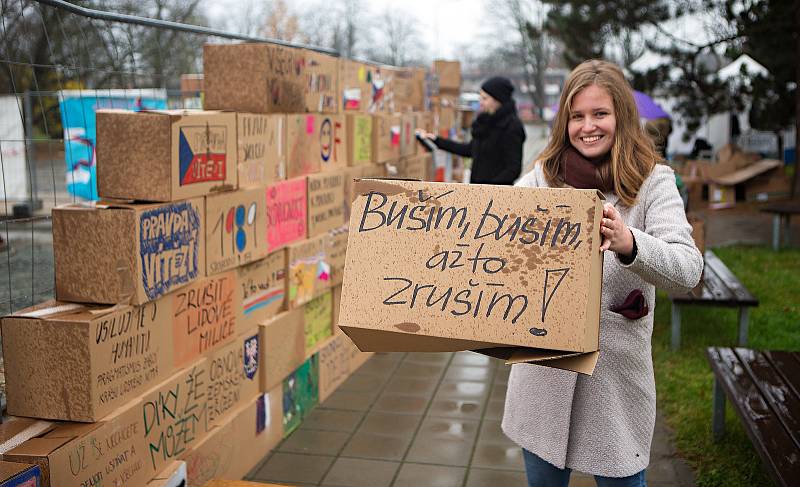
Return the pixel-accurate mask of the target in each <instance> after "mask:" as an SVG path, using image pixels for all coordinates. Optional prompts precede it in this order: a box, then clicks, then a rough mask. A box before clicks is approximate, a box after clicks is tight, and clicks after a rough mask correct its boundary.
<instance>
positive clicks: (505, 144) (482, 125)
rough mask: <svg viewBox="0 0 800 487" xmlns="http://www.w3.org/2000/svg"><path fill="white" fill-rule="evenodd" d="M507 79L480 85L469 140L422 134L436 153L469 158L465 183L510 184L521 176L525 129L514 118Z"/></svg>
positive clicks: (489, 80) (515, 113)
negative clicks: (463, 140) (476, 113)
mask: <svg viewBox="0 0 800 487" xmlns="http://www.w3.org/2000/svg"><path fill="white" fill-rule="evenodd" d="M513 92H514V85H512V84H511V81H509V80H508V78H503V77H501V76H495V77H493V78H489V79H488V80H486V81H485V82H484V83H483V84H482V85H481V92H480V97H481V98H480V113H479V114H478V116H477V117H476V118H475V121H474V122H472V140H471V141H470V142H467V143H464V142H457V141H454V140H450V139H446V138H443V137H437V136H436V134H432V133H423V132H421V134H422V135H424V136H425V137H428V138H429V139H431V140H432V141H433V143H434V144H436V147H438V148H439V149H442V150H445V151H447V152H451V153H453V154H456V155H459V156H462V157H470V158H472V169H471V173H470V178H469V182H470V183H474V184H514V181H515V180H516V179H517V178H518V177H519V175H520V173H521V172H522V144H523V143H524V142H525V129H524V128H523V127H522V122H521V121H520V119H519V116H518V115H517V105H516V103H515V102H514V98H513V97H512V96H511V94H512V93H513Z"/></svg>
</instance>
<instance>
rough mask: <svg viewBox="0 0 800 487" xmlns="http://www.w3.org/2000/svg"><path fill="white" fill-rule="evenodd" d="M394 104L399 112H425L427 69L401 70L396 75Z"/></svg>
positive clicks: (396, 71)
mask: <svg viewBox="0 0 800 487" xmlns="http://www.w3.org/2000/svg"><path fill="white" fill-rule="evenodd" d="M394 103H395V110H397V111H399V112H413V111H420V112H421V111H423V110H425V69H424V68H400V69H397V70H395V74H394Z"/></svg>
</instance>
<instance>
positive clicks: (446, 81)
mask: <svg viewBox="0 0 800 487" xmlns="http://www.w3.org/2000/svg"><path fill="white" fill-rule="evenodd" d="M433 71H434V72H435V73H436V74H437V75H438V77H439V91H440V92H454V91H455V92H458V91H459V90H460V89H461V63H459V62H458V61H446V60H444V59H437V60H435V61H434V62H433Z"/></svg>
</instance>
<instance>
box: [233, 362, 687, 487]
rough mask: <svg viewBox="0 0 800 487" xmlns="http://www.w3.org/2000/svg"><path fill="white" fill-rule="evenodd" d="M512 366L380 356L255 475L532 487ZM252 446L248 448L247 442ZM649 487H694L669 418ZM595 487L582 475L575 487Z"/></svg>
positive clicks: (418, 485) (402, 485) (385, 484)
mask: <svg viewBox="0 0 800 487" xmlns="http://www.w3.org/2000/svg"><path fill="white" fill-rule="evenodd" d="M509 370H510V368H509V367H506V366H505V365H503V364H502V363H501V362H500V361H498V360H494V359H489V358H488V357H484V356H482V355H479V354H475V353H470V352H459V353H436V354H433V353H408V354H404V353H398V354H379V355H376V356H374V357H373V358H371V359H370V360H369V361H367V363H366V364H364V365H363V366H362V367H361V368H360V369H359V370H358V371H356V373H354V374H353V375H352V376H351V377H350V378H349V379H348V380H347V382H345V383H344V384H343V385H342V386H341V387H340V388H339V389H338V390H337V391H336V392H335V393H334V394H333V395H331V397H329V398H328V400H327V401H325V402H324V403H322V404H321V405H320V406H318V407H317V408H316V409H315V410H314V411H313V412H312V413H311V415H310V416H309V417H308V418H307V419H306V420H305V421H304V422H303V424H302V425H301V427H300V428H299V429H298V430H297V431H295V432H294V433H293V434H292V435H291V436H289V437H288V438H287V439H286V440H284V441H283V442H282V443H281V444H280V445H279V446H278V447H277V448H276V449H275V450H274V451H273V452H272V453H270V455H269V456H267V457H266V458H265V459H264V461H263V462H262V463H261V465H259V466H258V467H256V468H255V469H254V470H253V471H252V472H251V476H250V480H254V481H265V482H266V481H271V482H276V483H284V484H290V485H296V486H325V487H328V486H330V487H333V486H339V487H389V486H393V487H462V486H463V487H482V486H486V487H506V486H524V485H526V482H525V473H524V471H523V464H522V454H521V451H520V449H519V448H518V447H517V446H516V445H515V444H513V443H511V441H509V440H508V439H507V438H506V437H505V436H504V435H503V433H502V431H501V430H500V419H501V417H502V414H503V401H504V397H505V392H506V384H507V383H508V373H509ZM245 447H246V445H245ZM647 478H648V485H649V486H650V487H667V486H670V487H672V486H676V487H688V486H692V485H694V482H693V477H692V474H691V471H690V470H689V468H688V467H687V466H686V464H685V463H683V462H682V461H681V460H680V459H678V458H677V457H676V456H675V454H674V450H673V448H672V447H671V445H670V433H669V431H668V430H667V428H666V427H665V426H664V425H663V423H662V422H661V421H659V422H658V424H657V426H656V431H655V438H654V445H653V452H652V458H651V465H650V468H649V469H648V472H647ZM593 485H595V483H594V479H592V478H591V477H587V476H583V475H579V474H574V475H573V476H572V481H571V483H570V486H571V487H588V486H593Z"/></svg>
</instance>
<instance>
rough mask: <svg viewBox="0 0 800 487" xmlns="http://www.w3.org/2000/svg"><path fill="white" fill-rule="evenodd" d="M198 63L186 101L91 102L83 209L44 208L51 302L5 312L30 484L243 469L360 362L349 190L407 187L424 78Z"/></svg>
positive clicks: (223, 60) (319, 61) (367, 69)
mask: <svg viewBox="0 0 800 487" xmlns="http://www.w3.org/2000/svg"><path fill="white" fill-rule="evenodd" d="M204 66H205V74H204V77H203V79H202V80H199V81H202V86H203V87H204V97H205V110H193V111H191V110H181V111H146V112H138V113H137V112H127V111H120V110H101V111H98V114H97V124H98V127H97V133H98V145H97V167H98V186H99V188H98V189H99V194H100V196H101V198H102V200H101V201H99V202H96V203H91V204H73V205H67V206H63V207H59V208H56V209H54V210H53V242H54V256H55V268H56V300H52V301H48V302H45V303H41V304H39V305H36V306H33V307H31V308H28V309H25V310H21V311H19V312H17V313H15V314H14V315H11V316H8V317H5V318H4V319H3V322H2V333H3V343H2V345H3V351H4V356H5V365H6V377H7V391H8V393H7V394H8V412H9V413H10V414H12V415H14V416H15V417H14V418H12V420H11V421H9V422H8V423H5V424H3V425H0V443H2V444H3V445H4V447H3V449H2V451H0V455H2V460H4V461H10V462H14V466H15V468H16V469H17V470H19V469H23V470H24V469H30V470H36V471H37V472H41V477H42V485H44V486H48V485H50V486H59V487H61V486H72V485H98V484H103V485H105V484H109V485H111V484H114V485H128V486H134V487H135V486H144V485H149V486H151V487H155V486H165V485H177V484H179V483H180V482H181V481H182V480H185V481H186V482H188V485H202V484H203V483H205V481H206V480H207V479H208V478H211V477H226V478H240V477H242V476H243V475H245V474H246V473H247V472H248V471H249V470H250V468H252V467H253V466H254V465H256V463H257V462H258V461H259V459H260V458H262V457H263V456H264V455H266V454H267V452H268V451H269V449H270V448H272V447H273V446H275V445H276V444H277V442H278V441H280V439H281V438H282V437H283V436H285V435H287V434H288V433H290V432H291V431H293V430H294V429H295V428H296V427H297V426H298V425H299V424H300V422H301V421H302V420H303V418H304V417H305V416H306V414H307V413H308V412H309V411H310V409H311V408H313V407H314V406H315V405H316V404H317V403H318V402H319V401H320V400H321V399H324V398H326V397H328V396H329V395H330V394H331V393H332V391H333V390H334V389H335V388H336V387H337V386H338V385H339V384H340V383H341V382H342V381H343V380H344V379H345V378H346V377H347V376H348V375H349V374H350V373H352V371H354V370H355V369H356V368H358V367H359V366H360V365H361V364H362V363H363V362H364V361H365V360H366V358H368V357H369V354H365V353H361V352H359V351H358V349H357V348H355V345H353V343H352V342H351V341H350V340H349V339H347V338H346V337H345V335H343V334H342V333H341V331H339V329H338V327H337V322H338V308H339V302H340V297H341V283H342V273H343V268H344V261H345V252H346V249H347V241H348V226H347V222H348V221H349V214H350V204H351V202H352V201H353V200H354V199H355V198H356V196H357V195H355V194H353V184H352V182H353V180H354V179H356V178H363V177H383V176H385V175H386V174H387V166H389V165H393V167H395V169H397V168H400V169H401V170H400V171H398V172H399V173H400V175H401V176H406V175H407V176H410V177H417V178H420V179H422V178H424V175H425V173H426V171H427V169H426V165H427V166H430V165H431V162H430V161H431V159H430V157H429V155H423V154H421V153H418V147H417V144H416V143H415V141H414V134H413V132H414V129H415V128H416V127H417V126H423V125H424V124H425V121H426V120H430V118H429V117H427V118H426V117H424V116H423V115H422V114H420V113H418V112H413V110H418V109H420V108H421V107H422V106H424V86H423V83H424V72H420V71H419V70H401V69H397V68H391V67H386V66H375V65H368V64H364V63H358V62H355V61H349V60H341V59H338V58H335V57H332V56H328V55H325V54H321V53H317V52H312V51H308V50H305V49H292V48H287V47H283V46H274V45H269V44H226V45H207V46H205V51H204ZM355 90H363V92H361V91H359V92H358V96H356V95H355ZM395 92H397V93H398V94H399V96H398V97H395ZM363 95H367V97H366V98H364V96H363ZM356 100H357V101H356ZM398 107H402V109H403V113H395V109H396V108H398ZM243 443H244V444H247V445H248V448H247V449H246V450H247V451H246V452H242V451H241V449H239V448H234V445H238V444H243ZM97 445H101V447H98V446H97ZM24 462H27V463H28V464H29V465H35V466H36V467H30V466H24V465H23V463H24ZM37 468H38V470H37ZM26 471H27V470H26ZM15 472H16V470H15ZM14 475H16V473H15V474H14Z"/></svg>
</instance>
